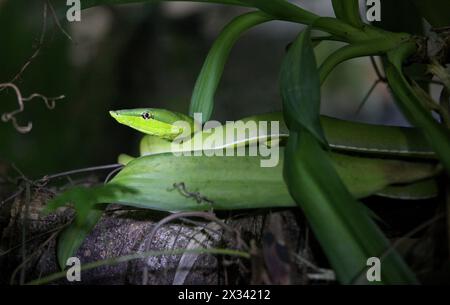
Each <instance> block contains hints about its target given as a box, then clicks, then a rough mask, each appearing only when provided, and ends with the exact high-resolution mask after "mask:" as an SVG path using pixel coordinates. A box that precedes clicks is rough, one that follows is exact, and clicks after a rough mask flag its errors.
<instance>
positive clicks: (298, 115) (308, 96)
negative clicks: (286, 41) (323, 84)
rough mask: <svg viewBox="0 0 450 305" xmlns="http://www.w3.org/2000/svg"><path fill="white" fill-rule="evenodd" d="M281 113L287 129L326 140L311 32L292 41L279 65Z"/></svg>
mask: <svg viewBox="0 0 450 305" xmlns="http://www.w3.org/2000/svg"><path fill="white" fill-rule="evenodd" d="M281 69H282V72H281V84H280V86H281V95H282V98H283V113H284V117H285V121H286V124H287V126H288V127H289V129H290V130H297V131H298V130H300V129H301V128H302V127H304V128H306V129H307V130H309V132H310V133H311V134H313V135H314V136H315V137H316V138H317V139H318V140H319V141H321V142H322V143H323V144H326V143H327V141H326V139H325V136H324V132H323V130H322V126H321V125H320V78H319V73H318V71H317V65H316V58H315V56H314V50H313V45H312V42H311V31H310V29H309V28H307V29H306V30H304V31H303V32H302V33H300V35H299V36H298V37H297V38H296V39H295V41H294V42H293V44H292V46H291V47H290V48H289V51H288V52H287V54H286V57H285V59H284V61H283V64H282V67H281Z"/></svg>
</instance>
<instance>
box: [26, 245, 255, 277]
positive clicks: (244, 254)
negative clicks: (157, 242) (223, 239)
mask: <svg viewBox="0 0 450 305" xmlns="http://www.w3.org/2000/svg"><path fill="white" fill-rule="evenodd" d="M185 253H189V254H203V253H207V254H219V255H229V256H237V257H242V258H245V259H249V258H250V254H249V253H247V252H242V251H238V250H233V249H221V248H209V249H204V248H200V249H174V250H162V251H148V252H144V253H136V254H131V255H125V256H121V257H113V258H108V259H104V260H100V261H95V262H92V263H88V264H85V265H83V266H81V271H85V270H89V269H94V268H98V267H101V266H104V265H117V264H119V263H123V262H128V261H131V260H135V259H142V258H146V257H149V256H153V257H157V256H162V255H180V254H185ZM66 275H67V272H66V271H61V272H56V273H53V274H50V275H48V276H46V277H43V278H40V279H37V280H33V281H31V282H29V283H27V285H42V284H47V283H50V282H53V281H55V280H58V279H62V278H65V277H66Z"/></svg>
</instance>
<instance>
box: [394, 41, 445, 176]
mask: <svg viewBox="0 0 450 305" xmlns="http://www.w3.org/2000/svg"><path fill="white" fill-rule="evenodd" d="M415 48H416V47H415V45H414V44H413V43H411V44H405V45H403V46H401V47H400V48H398V49H396V50H394V51H392V52H390V53H389V54H388V63H387V67H386V77H387V79H388V82H389V86H390V87H391V89H392V92H393V93H394V95H395V97H396V102H397V105H398V106H399V107H400V109H401V110H402V112H403V114H404V115H405V116H406V118H407V119H408V120H409V121H410V122H411V124H413V125H415V126H416V127H417V128H418V129H419V130H421V132H422V133H423V134H424V136H425V138H426V139H427V141H428V143H429V144H430V146H431V147H432V148H433V149H434V151H435V152H436V154H437V155H438V156H439V158H440V160H441V161H442V163H443V165H444V167H445V169H446V170H447V172H448V173H450V132H449V131H448V130H446V129H445V128H444V127H443V126H442V125H440V124H439V123H438V122H437V121H436V120H435V119H434V118H433V117H432V115H431V113H430V110H429V109H427V108H426V107H425V103H424V102H422V101H421V100H420V99H419V98H418V97H417V95H416V93H415V92H414V90H413V89H412V87H411V85H410V84H409V83H408V80H407V79H406V78H405V76H404V75H403V71H402V63H403V61H404V60H405V58H407V57H408V55H409V54H411V53H412V52H414V50H415Z"/></svg>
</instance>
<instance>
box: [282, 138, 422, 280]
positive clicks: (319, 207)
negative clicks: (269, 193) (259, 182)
mask: <svg viewBox="0 0 450 305" xmlns="http://www.w3.org/2000/svg"><path fill="white" fill-rule="evenodd" d="M285 154H286V160H285V164H284V178H285V181H286V183H287V185H288V188H289V192H290V194H291V195H292V197H293V198H294V199H295V201H296V202H297V203H298V204H299V205H300V206H301V208H302V209H303V211H304V213H305V215H306V217H307V219H308V221H309V223H310V224H311V227H312V229H313V231H314V233H315V235H316V237H317V239H318V240H319V242H320V244H321V246H322V248H323V250H324V252H325V254H326V256H327V258H328V260H329V261H330V264H331V266H332V267H333V269H334V271H335V272H336V275H337V278H338V280H339V281H340V282H341V283H343V284H350V283H353V282H355V281H357V282H359V281H360V279H361V275H363V277H362V278H365V272H366V266H367V265H366V264H367V260H368V258H370V257H379V258H381V257H382V256H383V254H384V253H385V252H386V251H387V250H388V249H389V247H390V245H389V242H388V241H387V239H386V238H385V237H384V235H383V233H382V232H381V231H380V230H379V229H378V227H377V226H376V225H375V223H373V221H372V220H371V219H370V216H369V214H368V213H367V212H366V211H365V209H364V208H363V206H362V205H361V204H359V203H358V202H357V201H356V200H355V199H353V196H352V194H351V193H350V192H349V191H348V190H347V188H346V186H345V185H344V184H343V183H342V182H341V179H340V177H339V176H338V174H337V173H336V171H335V170H334V168H333V165H332V163H331V161H330V159H329V157H328V155H327V154H326V153H325V152H324V151H323V149H322V147H321V146H320V145H319V143H318V141H317V140H316V139H315V137H313V136H312V135H311V134H310V133H309V131H307V130H302V131H300V133H297V132H292V133H291V135H290V137H289V140H288V144H287V147H286V153H285ZM382 266H383V267H382V268H381V274H382V275H381V281H382V283H385V284H399V283H415V282H416V279H415V277H414V275H413V274H412V273H411V271H410V270H409V268H408V266H407V265H406V264H405V263H404V262H403V260H402V258H401V257H400V256H399V255H398V254H397V252H395V251H391V252H389V254H387V255H386V256H385V257H384V258H383V260H382Z"/></svg>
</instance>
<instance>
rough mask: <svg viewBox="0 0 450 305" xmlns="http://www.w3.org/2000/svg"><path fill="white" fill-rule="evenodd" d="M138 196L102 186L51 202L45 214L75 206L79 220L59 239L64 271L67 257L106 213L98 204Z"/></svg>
mask: <svg viewBox="0 0 450 305" xmlns="http://www.w3.org/2000/svg"><path fill="white" fill-rule="evenodd" d="M131 193H135V191H134V190H133V189H131V188H129V187H126V186H117V185H101V186H96V187H91V188H87V187H75V188H72V189H69V190H67V191H65V192H64V193H62V194H60V195H58V196H57V197H56V198H54V199H52V200H50V201H49V202H48V203H47V205H46V207H45V209H44V210H43V213H46V214H47V213H50V212H52V211H54V210H56V209H57V208H59V207H61V206H64V205H67V204H68V203H71V204H73V206H74V207H75V210H76V213H77V214H76V217H75V220H74V222H72V223H71V224H70V225H69V226H68V227H67V228H65V229H64V230H63V231H62V232H61V235H60V236H59V238H58V245H57V257H58V263H59V266H60V267H61V269H64V267H65V265H66V261H67V258H69V257H71V256H73V255H74V254H75V252H76V251H77V249H78V248H79V247H80V246H81V244H82V243H83V241H84V239H85V238H86V236H87V235H88V234H89V232H90V231H91V230H92V228H93V227H94V226H95V224H96V223H97V221H98V220H99V219H100V217H101V215H102V213H103V210H102V209H99V208H98V207H96V206H95V205H96V204H98V203H108V202H114V200H116V199H118V198H121V197H122V196H123V195H124V194H131Z"/></svg>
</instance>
